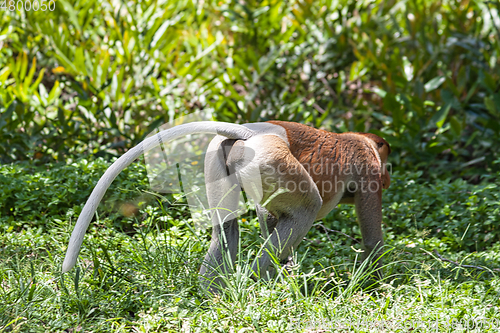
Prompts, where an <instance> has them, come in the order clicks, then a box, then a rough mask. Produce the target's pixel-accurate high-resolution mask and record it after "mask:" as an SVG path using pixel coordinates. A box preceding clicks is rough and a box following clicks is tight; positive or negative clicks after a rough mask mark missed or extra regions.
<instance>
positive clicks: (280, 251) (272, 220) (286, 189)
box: [230, 135, 323, 277]
mask: <svg viewBox="0 0 500 333" xmlns="http://www.w3.org/2000/svg"><path fill="white" fill-rule="evenodd" d="M244 145H245V147H246V148H247V149H248V148H249V149H252V150H253V151H254V152H255V156H254V158H253V159H252V161H250V162H249V161H246V163H245V168H244V169H240V170H239V172H238V174H239V175H240V176H239V177H240V183H241V184H243V188H244V189H245V191H246V192H247V193H250V194H252V193H253V194H254V196H255V198H254V201H255V202H259V204H258V205H257V214H258V215H259V222H260V226H261V231H262V234H263V235H264V236H267V235H269V237H266V243H265V246H264V249H263V251H262V254H261V256H260V258H259V259H258V260H257V261H256V263H255V264H254V266H253V271H254V273H255V275H256V276H258V277H260V276H262V277H266V275H269V276H272V275H273V272H272V269H271V271H269V272H267V271H268V270H269V268H270V266H271V264H272V261H273V257H275V258H277V259H278V260H279V261H280V262H282V261H284V260H286V259H287V258H288V256H289V255H290V253H291V251H292V249H293V248H297V246H298V245H299V243H300V242H301V240H302V239H303V238H304V236H305V235H306V234H307V232H308V231H309V229H310V228H311V226H312V224H313V222H314V220H315V219H316V216H317V214H318V212H319V210H320V208H321V206H322V203H323V202H322V199H321V196H320V194H319V191H318V188H317V186H316V185H315V184H314V181H313V180H312V178H311V176H310V175H309V174H308V173H307V171H306V169H305V168H304V167H303V166H302V165H301V164H300V163H299V162H298V161H297V159H296V158H295V157H294V156H293V155H292V153H291V152H290V149H289V148H288V145H287V144H286V142H285V141H283V140H282V139H281V138H279V137H277V136H274V135H263V136H255V137H252V138H251V139H249V140H247V141H245V143H244ZM231 154H232V152H231ZM230 157H231V156H230ZM234 157H235V158H234V159H233V163H236V164H240V165H241V164H242V163H241V161H243V160H244V159H243V158H237V156H236V154H235V155H234ZM253 168H255V169H258V170H259V171H260V175H261V177H262V179H261V182H262V192H261V194H262V195H261V197H257V196H256V195H255V194H256V192H252V191H250V190H247V189H248V188H250V187H251V184H250V182H249V181H248V180H251V179H253V177H247V179H245V174H251V173H252V172H251V169H253ZM268 273H269V274H268Z"/></svg>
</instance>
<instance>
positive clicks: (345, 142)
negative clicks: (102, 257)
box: [62, 121, 391, 290]
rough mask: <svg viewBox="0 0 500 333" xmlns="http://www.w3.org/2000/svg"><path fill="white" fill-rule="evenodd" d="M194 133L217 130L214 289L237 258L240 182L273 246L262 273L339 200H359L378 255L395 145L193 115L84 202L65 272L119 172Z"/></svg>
mask: <svg viewBox="0 0 500 333" xmlns="http://www.w3.org/2000/svg"><path fill="white" fill-rule="evenodd" d="M194 133H207V134H218V135H217V136H216V137H215V138H214V139H213V140H212V141H211V143H210V145H209V148H208V150H209V151H212V152H215V153H212V154H207V155H206V158H205V183H206V188H207V196H208V202H209V206H210V208H211V210H212V212H213V213H212V225H213V229H212V241H211V244H210V248H209V250H208V253H207V255H206V256H205V260H204V262H203V264H202V267H201V269H200V274H201V279H202V283H203V284H204V285H205V287H206V288H207V289H210V290H217V289H218V288H220V287H222V286H223V283H222V281H221V280H220V275H221V273H226V272H228V271H229V269H230V267H229V266H230V265H232V262H234V260H235V257H236V251H237V248H238V240H239V230H238V222H237V219H236V213H235V212H236V211H237V207H238V200H239V191H240V190H241V187H242V188H243V189H244V190H245V192H246V193H247V195H248V196H250V197H251V198H252V199H253V200H254V202H255V203H256V210H257V214H258V217H259V223H260V227H261V231H262V234H263V235H264V237H265V238H266V239H267V240H266V251H263V252H262V255H261V256H260V258H258V260H256V264H255V266H254V267H253V271H254V274H255V276H261V275H264V273H265V272H269V271H271V270H272V267H270V266H272V265H271V261H272V256H273V255H274V256H276V257H277V258H279V259H280V260H285V259H286V258H287V257H288V255H289V254H290V252H291V250H292V249H294V248H297V246H298V244H299V243H300V241H301V240H302V239H303V238H304V236H305V235H306V233H307V232H308V231H309V229H310V228H311V226H312V225H313V222H314V221H315V220H318V219H321V218H323V217H325V216H326V215H327V214H328V213H329V212H330V211H331V210H332V209H333V208H334V207H335V206H337V204H339V203H353V204H355V205H356V214H357V217H358V222H359V226H360V229H361V234H362V237H363V245H364V248H365V252H364V257H367V256H368V255H369V254H370V253H371V252H372V251H376V252H375V258H377V256H378V251H379V248H380V247H381V246H382V245H383V235H382V228H381V224H382V188H388V187H389V185H390V175H389V173H388V171H387V169H386V163H387V157H388V155H389V154H390V151H391V149H390V147H389V144H388V143H387V142H386V141H385V140H384V139H382V138H380V137H378V136H376V135H375V134H370V133H342V134H337V133H330V132H327V131H324V130H318V129H314V128H311V127H309V126H306V125H302V124H298V123H292V122H284V121H270V122H266V123H252V124H244V125H236V124H230V123H223V122H194V123H189V124H183V125H179V126H176V127H173V128H171V129H168V130H165V131H162V132H160V133H158V134H156V135H154V136H152V137H150V138H148V139H146V140H144V141H143V142H141V143H140V144H139V145H137V146H135V147H134V148H132V149H130V150H129V151H127V152H126V153H125V154H124V155H123V156H121V157H120V158H119V159H118V160H117V161H115V162H114V163H113V164H112V165H111V166H110V167H109V169H108V170H107V171H106V172H105V173H104V175H103V176H102V177H101V179H100V180H99V182H98V183H97V185H96V187H95V188H94V190H93V191H92V194H91V195H90V198H89V199H88V201H87V203H86V204H85V206H84V208H83V210H82V213H81V214H80V216H79V218H78V221H77V222H76V225H75V229H74V230H73V233H72V235H71V239H70V242H69V245H68V249H67V252H66V257H65V259H64V263H63V268H62V271H63V272H67V271H69V270H70V269H71V268H72V267H73V266H74V265H75V263H76V260H77V257H78V253H79V251H80V247H81V245H82V242H83V237H84V235H85V231H86V230H87V228H88V225H89V223H90V220H91V219H92V216H93V215H94V212H95V211H96V209H97V206H98V204H99V202H100V201H101V199H102V197H103V195H104V193H105V192H106V190H107V188H108V187H109V185H110V184H111V182H112V181H113V180H114V179H115V177H116V176H117V175H118V174H119V173H120V172H121V171H122V170H123V169H124V168H125V167H127V166H128V165H129V164H130V163H131V162H132V161H134V160H135V159H136V158H137V157H139V156H140V155H142V154H143V153H145V152H146V151H148V150H150V149H152V148H154V147H156V146H158V145H159V144H161V143H167V142H169V141H172V140H174V139H176V138H178V137H181V136H185V135H188V134H194Z"/></svg>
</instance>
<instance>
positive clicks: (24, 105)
mask: <svg viewBox="0 0 500 333" xmlns="http://www.w3.org/2000/svg"><path fill="white" fill-rule="evenodd" d="M499 8H500V5H499V4H498V2H496V3H494V2H480V1H452V0H442V1H434V0H432V1H431V0H419V1H408V2H405V1H403V2H400V1H354V0H350V1H332V0H319V1H312V0H303V1H291V2H290V1H253V0H251V1H245V2H243V1H213V0H207V1H201V2H193V1H188V0H183V1H139V2H126V3H122V4H120V5H118V4H117V3H115V2H107V1H101V0H92V1H72V2H68V1H62V0H61V1H58V2H57V5H56V9H55V11H53V12H50V11H48V12H41V11H38V12H35V11H29V12H10V11H5V12H4V13H3V15H2V17H1V18H0V46H1V51H0V114H1V116H0V140H1V142H4V143H6V144H4V145H1V147H0V156H1V158H2V160H3V161H4V162H5V161H12V160H16V159H30V158H35V159H41V160H50V159H56V160H60V161H63V160H65V159H66V157H67V155H68V154H74V153H80V152H86V153H88V154H98V155H102V154H105V153H112V154H113V153H116V151H122V150H123V149H124V148H125V147H129V146H131V145H132V144H134V143H136V142H137V141H139V140H140V139H142V138H143V137H144V135H145V134H147V133H148V132H149V131H151V130H152V129H154V128H155V127H157V126H158V125H161V124H162V123H165V122H167V121H168V120H170V119H172V118H173V117H176V116H179V115H181V114H186V113H190V112H194V111H200V110H204V111H207V110H209V109H210V110H213V111H214V112H215V117H216V118H217V119H218V120H224V121H237V122H247V121H251V122H253V121H259V120H267V119H283V120H294V121H301V122H306V123H310V124H313V125H315V126H323V127H325V128H326V129H329V130H332V131H346V130H353V131H368V130H370V131H372V132H375V133H379V134H382V135H383V136H384V137H386V138H387V140H389V141H390V143H391V144H392V146H393V147H394V150H395V153H394V154H393V156H392V162H393V163H394V164H395V166H396V167H404V168H405V169H407V168H418V169H422V170H424V171H425V175H426V176H431V177H439V175H441V174H443V173H448V174H454V175H464V176H466V177H469V178H470V177H474V180H477V176H475V174H476V173H477V172H476V171H474V169H472V170H470V168H469V169H467V168H466V169H465V170H464V169H463V168H462V167H463V166H464V163H465V166H469V165H473V166H475V167H478V168H479V169H481V170H483V171H484V170H486V171H490V170H491V169H492V168H493V169H498V165H495V164H492V162H493V161H494V160H495V159H496V158H498V150H499V148H498V147H500V145H499V139H500V137H499V133H500V123H499V120H500V111H499V109H500V107H499V106H498V105H500V104H499V103H500V92H498V87H497V82H498V81H499V79H500V77H499V75H500V70H499V64H500V63H499V55H500V54H499V52H500V44H499V38H498V35H499V34H498V31H499V30H498V29H499V16H498V9H499Z"/></svg>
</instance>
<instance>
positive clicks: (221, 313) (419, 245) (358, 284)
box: [0, 159, 500, 332]
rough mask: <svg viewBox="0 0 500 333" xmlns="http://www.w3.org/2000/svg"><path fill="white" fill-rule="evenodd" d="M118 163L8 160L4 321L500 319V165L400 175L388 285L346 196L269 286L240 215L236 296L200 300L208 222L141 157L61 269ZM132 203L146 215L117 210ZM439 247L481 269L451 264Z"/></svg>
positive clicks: (491, 326)
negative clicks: (484, 174)
mask: <svg viewBox="0 0 500 333" xmlns="http://www.w3.org/2000/svg"><path fill="white" fill-rule="evenodd" d="M108 165H109V163H107V162H105V161H104V160H102V159H98V160H95V161H93V162H88V161H85V160H82V161H80V162H75V163H73V164H70V165H65V164H58V165H54V166H53V168H52V169H49V170H47V169H46V168H45V167H33V165H32V164H28V163H22V164H15V165H2V166H1V167H0V198H1V200H0V228H1V229H0V230H1V231H0V244H1V247H0V330H6V331H7V332H9V331H14V332H28V331H29V332H43V331H49V332H63V331H67V330H68V329H70V330H71V329H73V330H75V331H78V330H80V329H83V330H85V331H89V332H111V331H113V332H122V331H123V332H127V331H134V330H135V331H148V330H149V331H161V332H181V331H182V332H189V331H190V327H191V328H192V330H199V331H201V332H213V331H216V330H217V329H219V330H220V329H227V330H230V329H236V328H239V329H243V328H245V329H250V330H251V331H259V330H261V331H265V332H283V331H304V330H306V329H308V328H310V329H316V330H319V329H328V328H331V327H335V328H338V329H339V330H342V331H353V332H363V331H370V332H385V331H387V330H388V329H390V328H392V329H393V330H396V328H398V327H400V328H401V327H406V328H414V329H416V328H417V327H420V331H422V332H426V331H429V330H430V328H432V330H435V331H447V330H448V331H456V330H457V329H459V328H460V327H469V328H470V327H472V328H474V329H475V330H471V329H466V331H468V332H488V331H492V332H493V331H496V330H498V328H499V327H500V318H499V317H498V309H499V307H500V301H499V300H500V298H499V297H498V296H499V294H500V280H499V279H498V268H499V267H500V254H499V253H500V252H499V246H498V244H497V243H495V242H496V241H497V240H498V237H499V236H500V235H499V234H498V228H497V227H496V228H495V225H494V224H495V222H496V221H497V220H498V212H499V194H498V186H499V185H500V183H499V181H498V179H500V178H499V177H498V174H497V175H496V177H495V178H494V179H493V181H492V183H491V184H489V185H471V184H467V183H466V182H464V181H463V180H455V181H450V180H436V182H435V183H434V184H432V185H429V184H427V182H426V181H425V180H424V179H423V178H422V175H421V172H415V173H408V174H401V173H399V172H397V173H396V174H394V175H393V179H392V180H393V183H392V186H391V187H390V188H389V189H388V190H386V191H385V194H384V232H385V235H386V237H385V238H386V242H387V244H388V246H389V247H388V250H389V252H388V253H387V254H386V255H385V258H386V262H387V264H388V265H387V266H386V267H385V268H384V271H385V276H386V280H385V281H384V283H382V284H381V285H380V286H379V287H378V288H376V289H374V290H371V291H370V290H368V291H366V292H363V291H362V287H364V286H366V285H365V283H364V280H365V277H363V275H362V274H361V271H360V269H359V265H356V256H357V253H356V252H355V251H356V249H359V248H360V239H361V237H360V232H359V228H358V226H357V224H356V222H355V213H354V209H353V207H352V206H347V205H345V206H344V205H342V206H340V207H339V208H338V209H335V210H334V211H333V212H332V213H331V214H330V215H329V216H328V217H327V218H325V219H323V220H322V221H321V222H318V223H317V224H316V225H315V226H314V227H313V228H312V230H311V231H310V232H309V233H308V235H307V236H306V239H305V240H304V241H303V242H302V243H301V246H300V247H299V248H298V251H297V254H296V256H295V258H296V259H295V261H296V263H297V266H295V267H294V268H293V272H294V273H293V274H292V275H290V276H287V275H281V276H279V277H278V278H277V279H276V280H271V281H269V282H265V281H258V282H255V281H253V280H251V279H249V278H248V272H247V270H248V269H249V267H251V260H253V259H255V257H256V254H255V253H256V251H258V250H259V245H260V244H261V243H262V240H261V239H260V236H259V231H258V221H257V219H256V218H255V216H254V215H253V214H251V213H250V214H249V215H247V216H243V218H242V219H241V233H242V234H243V237H242V244H241V247H242V248H243V249H244V251H240V257H239V259H238V260H239V261H238V263H239V264H238V266H236V267H237V270H236V271H235V273H234V275H233V276H231V277H230V279H229V287H228V289H227V290H226V294H224V295H221V297H215V298H214V297H212V296H204V295H203V293H202V291H201V290H200V289H199V288H198V275H197V271H198V267H199V265H200V262H201V259H202V258H203V255H204V253H205V251H206V248H207V247H208V244H209V241H210V237H209V236H210V235H209V230H201V229H193V228H191V227H190V226H191V225H192V221H191V218H190V217H189V212H188V210H187V209H185V205H177V204H178V203H183V200H182V197H181V196H176V195H173V196H169V197H164V196H157V197H155V198H151V197H149V198H148V197H144V196H142V194H143V193H144V188H145V187H146V186H147V184H146V183H147V181H146V180H147V178H146V177H145V176H146V170H145V168H144V165H143V164H142V163H141V162H139V163H134V164H133V165H131V166H130V167H129V168H127V169H126V171H124V173H123V175H122V176H120V178H119V179H118V180H117V181H116V182H115V183H114V186H113V187H112V188H111V189H110V190H109V191H108V193H107V196H106V198H105V199H104V204H102V205H100V207H99V209H98V215H97V218H96V221H95V222H94V223H92V225H91V227H90V230H89V231H88V232H87V235H86V237H85V242H84V244H83V247H82V253H81V256H80V260H79V262H78V265H77V267H76V269H73V270H72V271H70V272H69V273H67V274H64V275H61V273H60V267H61V263H62V259H63V255H64V251H65V249H66V246H67V240H68V234H69V232H70V228H71V225H72V224H73V223H74V220H75V219H76V216H77V215H78V214H79V212H80V209H81V206H82V204H83V202H84V201H85V199H86V193H88V191H89V190H90V187H92V183H94V182H95V181H96V180H97V178H98V176H99V175H100V174H102V173H103V172H104V170H105V169H106V168H107V166H108ZM76 170H84V172H82V173H78V172H76ZM145 182H146V183H145ZM76 184H77V185H78V187H79V189H80V190H78V191H74V190H73V189H74V188H75V185H76ZM140 193H142V194H141V195H139V194H140ZM138 195H139V197H138ZM129 204H131V205H133V206H134V207H136V209H137V211H135V212H133V213H132V214H127V212H126V211H124V210H122V209H120V208H121V207H122V206H123V205H129ZM72 222H73V223H72ZM334 231H335V232H334ZM436 250H437V251H438V252H437V253H438V254H440V255H444V256H445V257H446V258H447V259H449V260H452V261H455V262H460V263H461V264H465V265H472V266H470V267H462V268H461V267H458V263H457V264H450V263H448V262H443V261H441V260H440V259H439V257H438V254H435V252H433V251H436ZM495 268H496V270H494V269H495ZM402 325H404V326H402ZM464 325H467V326H464ZM306 331H307V330H306Z"/></svg>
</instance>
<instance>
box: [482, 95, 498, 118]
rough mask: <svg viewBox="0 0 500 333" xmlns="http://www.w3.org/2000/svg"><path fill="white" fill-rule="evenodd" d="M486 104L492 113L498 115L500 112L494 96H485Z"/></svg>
mask: <svg viewBox="0 0 500 333" xmlns="http://www.w3.org/2000/svg"><path fill="white" fill-rule="evenodd" d="M484 105H485V106H486V109H488V111H489V112H490V113H491V114H492V115H494V116H496V117H498V115H499V113H498V110H497V107H496V105H495V101H494V100H493V98H492V97H490V96H486V97H485V98H484Z"/></svg>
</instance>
